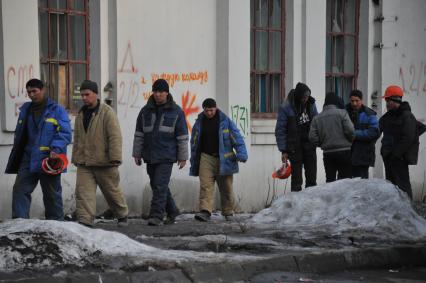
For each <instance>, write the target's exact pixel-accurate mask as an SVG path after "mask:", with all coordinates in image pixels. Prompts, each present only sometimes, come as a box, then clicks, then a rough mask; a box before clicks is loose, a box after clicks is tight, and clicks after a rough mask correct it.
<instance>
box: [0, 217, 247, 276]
mask: <svg viewBox="0 0 426 283" xmlns="http://www.w3.org/2000/svg"><path fill="white" fill-rule="evenodd" d="M0 255H1V256H0V270H4V271H14V270H20V269H33V270H36V269H44V268H53V267H55V266H64V265H73V266H86V265H90V264H95V265H96V264H99V263H102V264H103V265H104V264H105V263H106V264H108V263H111V265H113V266H112V268H120V264H121V263H120V262H122V264H121V265H123V266H124V265H126V266H131V265H143V264H150V263H152V262H160V263H162V264H176V263H179V262H185V261H189V260H191V261H200V262H223V261H226V260H227V259H232V260H236V261H238V260H247V259H250V257H247V256H246V257H245V258H242V257H240V256H238V255H233V254H228V255H218V254H216V253H213V252H210V253H209V252H205V253H197V252H186V251H168V250H162V249H158V248H154V247H151V246H148V245H145V244H142V243H139V242H137V241H134V240H132V239H130V238H128V237H127V236H125V235H123V234H120V233H117V232H110V231H105V230H101V229H91V228H87V227H85V226H82V225H79V224H77V223H74V222H59V221H46V220H36V219H30V220H25V219H16V220H10V221H7V222H4V223H0ZM253 258H254V257H253Z"/></svg>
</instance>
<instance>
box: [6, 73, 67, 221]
mask: <svg viewBox="0 0 426 283" xmlns="http://www.w3.org/2000/svg"><path fill="white" fill-rule="evenodd" d="M26 89H27V93H28V97H29V98H30V99H31V102H26V103H24V105H22V107H21V109H20V113H19V117H18V123H17V125H16V129H15V139H14V143H13V148H12V152H11V153H10V156H9V161H8V164H7V167H6V174H18V175H17V176H16V181H15V185H14V186H13V199H12V218H29V212H30V206H31V193H32V192H33V191H34V189H35V187H36V186H37V183H38V182H39V181H40V185H41V189H42V192H43V202H44V207H45V217H46V219H54V220H63V218H64V212H63V205H62V187H61V175H60V174H58V175H48V174H45V173H43V171H42V169H41V165H42V160H43V159H45V158H47V157H51V158H55V156H56V155H57V154H66V152H67V145H68V144H70V143H71V125H70V120H69V118H68V113H67V112H66V111H65V109H64V108H63V107H62V106H60V105H58V104H57V103H56V102H54V101H53V100H51V99H49V98H48V97H47V94H46V93H45V88H44V85H43V82H42V81H40V80H38V79H31V80H29V81H28V82H27V84H26Z"/></svg>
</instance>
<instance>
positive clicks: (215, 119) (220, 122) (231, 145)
mask: <svg viewBox="0 0 426 283" xmlns="http://www.w3.org/2000/svg"><path fill="white" fill-rule="evenodd" d="M234 149H235V151H234ZM238 161H240V162H246V161H247V149H246V145H245V143H244V139H243V137H242V136H241V134H240V131H239V130H238V128H237V126H236V125H235V123H234V122H232V120H231V119H229V117H228V116H226V115H225V113H223V112H222V111H220V110H219V109H217V107H216V101H215V100H214V99H212V98H207V99H206V100H204V101H203V112H201V113H200V115H198V118H197V120H196V121H195V124H194V127H193V128H192V135H191V168H190V171H189V172H190V175H191V176H199V177H200V202H199V207H200V212H198V213H197V214H195V219H197V220H199V221H208V220H209V219H210V215H211V213H212V210H213V208H214V207H213V205H214V191H215V181H216V182H217V184H218V187H219V192H220V200H221V206H222V215H223V216H225V219H226V220H228V221H229V220H232V216H233V214H234V192H233V188H232V180H233V174H235V173H237V172H238Z"/></svg>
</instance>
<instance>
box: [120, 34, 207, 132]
mask: <svg viewBox="0 0 426 283" xmlns="http://www.w3.org/2000/svg"><path fill="white" fill-rule="evenodd" d="M132 48H133V47H132V44H131V42H130V41H128V42H127V45H126V49H125V51H124V53H123V57H122V58H123V59H122V60H121V61H120V64H119V66H120V67H119V68H118V70H117V72H118V75H119V76H118V77H119V80H118V87H117V103H118V106H120V107H122V109H123V112H122V113H123V115H124V117H126V116H127V114H128V112H129V111H133V110H136V109H137V110H140V109H141V108H142V107H143V106H144V104H145V103H146V101H147V100H148V99H149V97H150V96H151V94H152V92H151V85H152V84H153V83H154V82H155V81H156V80H158V79H164V80H166V81H167V82H168V84H169V86H170V87H176V88H175V89H179V87H180V86H178V85H177V84H184V90H183V92H182V93H181V95H180V96H181V97H180V98H181V106H182V110H183V111H184V113H185V118H186V123H187V125H188V129H189V130H190V131H191V130H192V127H191V123H190V121H189V118H190V117H191V116H193V115H196V114H197V113H198V112H199V111H200V106H199V105H198V101H197V94H196V93H195V92H194V91H191V90H190V89H191V88H190V85H191V84H198V85H206V84H207V83H208V80H209V74H208V71H207V70H202V71H189V72H149V73H148V74H144V73H143V72H142V71H140V70H139V68H138V67H137V66H136V65H135V63H134V58H133V51H132ZM181 91H182V90H181ZM175 100H176V102H178V100H177V99H175Z"/></svg>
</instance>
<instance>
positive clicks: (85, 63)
mask: <svg viewBox="0 0 426 283" xmlns="http://www.w3.org/2000/svg"><path fill="white" fill-rule="evenodd" d="M88 14H89V12H88V0H39V31H40V68H41V70H40V71H41V72H40V73H41V80H42V81H43V82H44V83H45V84H46V86H47V89H48V93H49V96H50V97H51V98H52V99H54V100H55V101H58V102H59V103H60V104H61V105H63V106H64V107H65V108H66V109H67V110H69V111H71V112H76V111H77V110H78V109H79V108H80V107H81V106H82V101H81V97H80V91H79V86H80V84H81V82H82V81H83V80H84V79H87V78H88V74H89V30H88V26H89V23H88Z"/></svg>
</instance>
